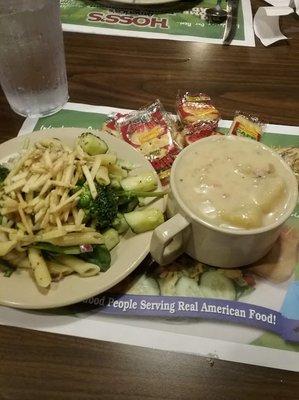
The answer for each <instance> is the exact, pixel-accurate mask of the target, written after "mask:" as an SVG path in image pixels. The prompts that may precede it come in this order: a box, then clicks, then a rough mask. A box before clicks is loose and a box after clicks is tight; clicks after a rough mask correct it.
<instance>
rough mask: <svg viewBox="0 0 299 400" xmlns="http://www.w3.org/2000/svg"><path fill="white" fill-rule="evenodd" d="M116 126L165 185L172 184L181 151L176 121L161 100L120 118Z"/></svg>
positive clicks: (124, 138) (123, 137) (122, 136)
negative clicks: (171, 170)
mask: <svg viewBox="0 0 299 400" xmlns="http://www.w3.org/2000/svg"><path fill="white" fill-rule="evenodd" d="M116 126H117V128H118V131H119V132H120V136H121V138H122V139H123V140H125V141H126V142H127V143H129V144H130V145H132V146H133V147H135V148H136V149H137V150H139V151H141V153H142V154H143V155H144V156H145V157H146V158H147V159H148V160H149V161H150V163H151V164H152V166H153V167H154V168H155V170H156V172H157V173H158V176H159V178H160V180H161V183H162V185H164V186H165V185H167V184H168V183H169V177H170V169H171V166H172V164H173V162H174V160H175V158H176V156H177V155H178V154H179V152H180V150H181V147H180V145H179V143H178V141H177V140H176V139H177V138H179V136H178V132H177V129H176V125H175V121H174V119H173V118H172V117H171V116H170V115H169V114H168V113H166V111H165V110H164V108H163V106H162V104H161V102H160V100H156V101H155V102H154V103H152V104H150V105H149V106H147V107H145V108H142V109H140V110H138V111H133V112H131V113H129V114H127V115H124V116H123V117H120V118H119V119H118V120H117V122H116Z"/></svg>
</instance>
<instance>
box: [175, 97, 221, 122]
mask: <svg viewBox="0 0 299 400" xmlns="http://www.w3.org/2000/svg"><path fill="white" fill-rule="evenodd" d="M176 110H177V115H178V117H179V119H180V121H181V123H182V125H183V126H185V125H189V124H199V123H209V122H213V123H216V122H217V123H218V121H219V119H220V113H219V111H218V110H217V109H216V107H214V105H213V104H212V100H211V98H210V96H208V95H206V94H204V93H196V94H192V93H190V92H186V93H184V94H183V95H180V94H179V95H178V96H177V102H176Z"/></svg>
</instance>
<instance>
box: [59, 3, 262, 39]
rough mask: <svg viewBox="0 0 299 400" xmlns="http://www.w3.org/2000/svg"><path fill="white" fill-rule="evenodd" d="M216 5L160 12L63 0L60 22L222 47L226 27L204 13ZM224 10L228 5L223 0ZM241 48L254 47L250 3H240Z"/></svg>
mask: <svg viewBox="0 0 299 400" xmlns="http://www.w3.org/2000/svg"><path fill="white" fill-rule="evenodd" d="M214 6H215V1H214V0H202V1H198V4H197V3H196V2H195V5H193V6H192V7H187V6H186V10H184V11H175V12H161V11H156V12H155V11H154V10H153V9H151V11H149V10H145V11H143V10H142V8H138V9H136V8H132V9H129V8H125V9H124V8H122V7H121V5H120V6H119V7H115V6H113V7H109V8H108V7H105V6H101V5H100V4H99V3H97V2H95V1H89V0H61V20H62V26H63V29H64V30H65V31H70V32H84V33H95V34H100V35H117V36H129V37H141V38H145V39H169V40H181V41H192V42H202V43H216V44H222V37H223V33H224V27H225V24H224V23H223V24H210V23H209V22H207V21H206V19H205V10H206V9H207V8H210V7H214ZM222 6H223V7H224V8H225V7H226V2H225V1H224V0H223V5H222ZM231 44H232V45H238V46H255V41H254V32H253V23H252V11H251V4H250V1H248V0H241V1H240V7H239V16H238V26H237V31H236V36H235V39H234V40H233V41H232V43H231Z"/></svg>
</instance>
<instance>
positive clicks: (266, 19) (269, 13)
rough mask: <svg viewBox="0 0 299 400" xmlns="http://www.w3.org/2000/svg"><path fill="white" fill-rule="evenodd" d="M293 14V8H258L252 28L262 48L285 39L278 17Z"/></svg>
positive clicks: (272, 0)
mask: <svg viewBox="0 0 299 400" xmlns="http://www.w3.org/2000/svg"><path fill="white" fill-rule="evenodd" d="M280 1H281V2H283V0H280ZM296 1H297V0H296ZM272 2H273V3H274V0H271V3H272ZM277 2H278V0H277ZM268 3H270V1H268ZM289 3H290V2H289ZM293 12H294V10H293V8H291V7H288V6H279V7H278V6H276V7H260V8H259V9H258V10H257V12H256V14H255V16H254V20H253V26H254V31H255V34H256V36H257V37H258V38H259V39H260V41H261V42H262V43H263V45H264V46H269V45H270V44H273V43H275V42H277V41H278V40H282V39H287V37H286V36H285V35H283V34H282V32H281V30H280V27H279V17H280V16H282V15H288V14H291V13H293Z"/></svg>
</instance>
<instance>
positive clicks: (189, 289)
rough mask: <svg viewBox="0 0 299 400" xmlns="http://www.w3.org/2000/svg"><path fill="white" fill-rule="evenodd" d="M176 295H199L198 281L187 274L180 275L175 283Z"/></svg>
mask: <svg viewBox="0 0 299 400" xmlns="http://www.w3.org/2000/svg"><path fill="white" fill-rule="evenodd" d="M176 295H177V296H186V297H201V291H200V289H199V286H198V283H197V282H196V281H195V280H194V279H191V278H188V277H187V276H182V277H181V278H180V279H179V281H178V283H177V284H176Z"/></svg>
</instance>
